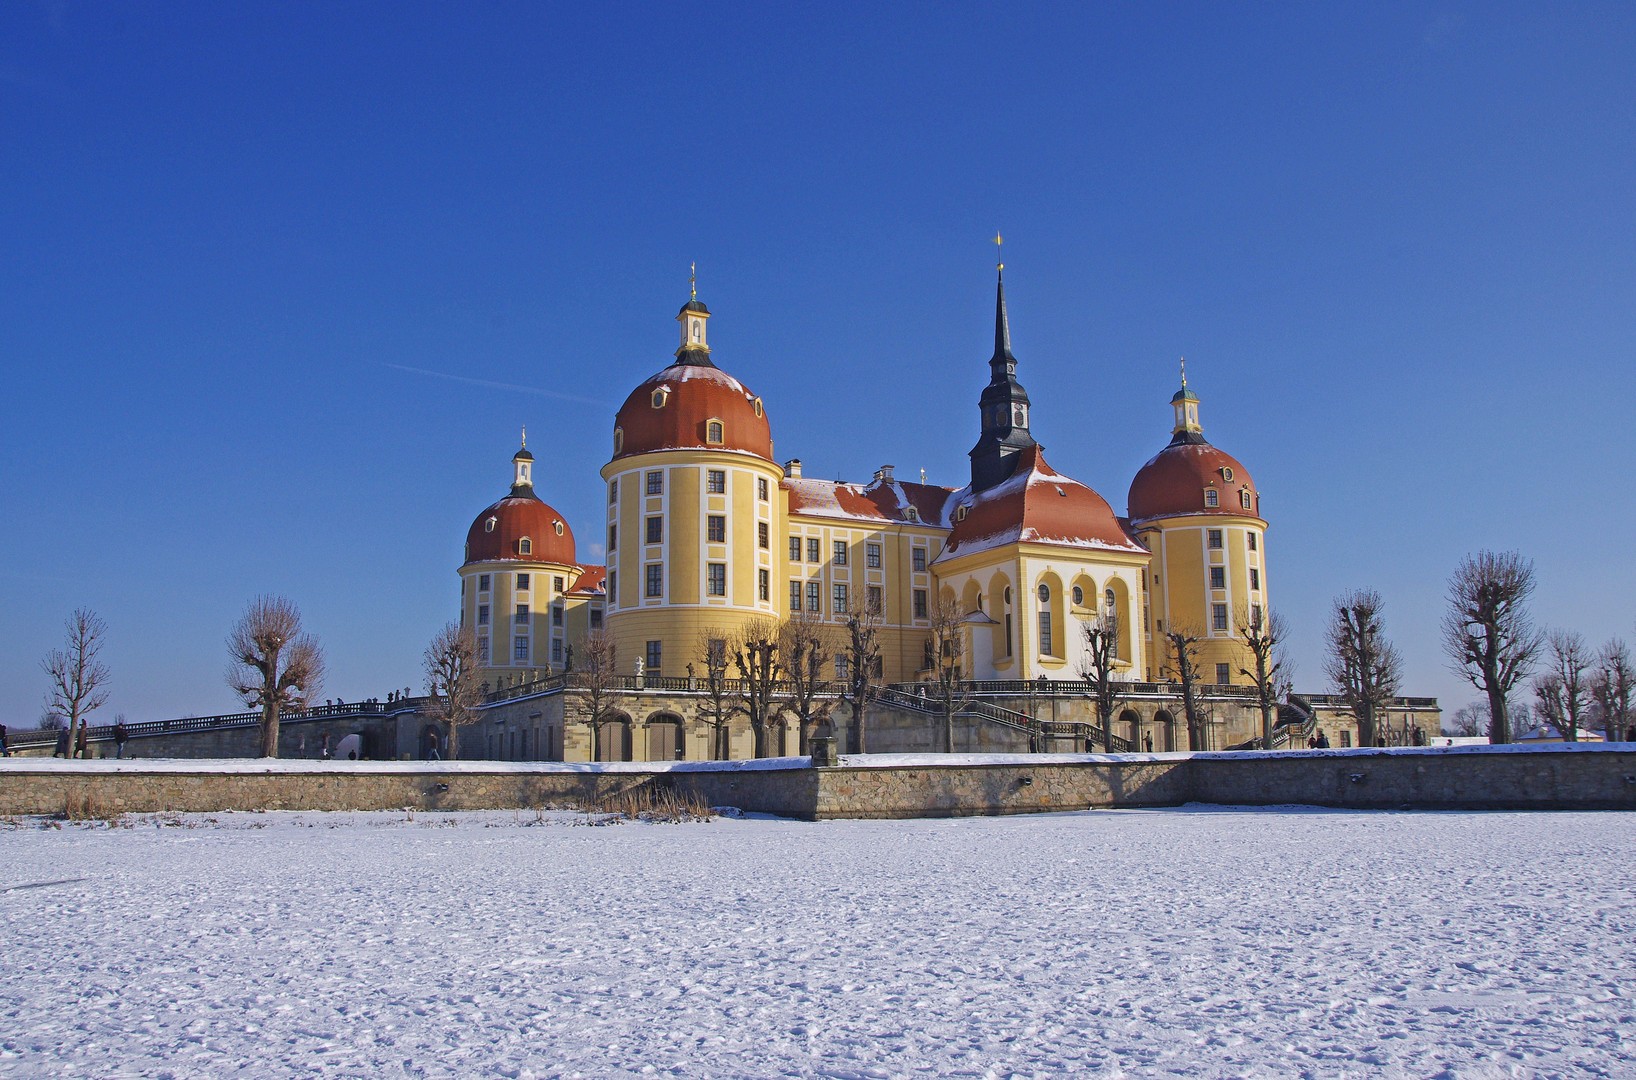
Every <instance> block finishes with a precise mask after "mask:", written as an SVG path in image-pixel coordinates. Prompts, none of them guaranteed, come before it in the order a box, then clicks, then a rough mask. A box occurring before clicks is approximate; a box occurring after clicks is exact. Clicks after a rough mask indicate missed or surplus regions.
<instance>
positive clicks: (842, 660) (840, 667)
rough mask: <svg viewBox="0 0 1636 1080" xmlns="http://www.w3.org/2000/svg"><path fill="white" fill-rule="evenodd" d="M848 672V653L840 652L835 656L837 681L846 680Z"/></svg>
mask: <svg viewBox="0 0 1636 1080" xmlns="http://www.w3.org/2000/svg"><path fill="white" fill-rule="evenodd" d="M846 671H847V667H846V653H844V652H838V653H836V654H835V677H836V678H837V679H844V678H846Z"/></svg>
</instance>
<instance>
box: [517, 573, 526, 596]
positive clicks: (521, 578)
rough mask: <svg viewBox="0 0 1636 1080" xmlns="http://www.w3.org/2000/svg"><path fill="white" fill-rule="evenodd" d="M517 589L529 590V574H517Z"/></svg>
mask: <svg viewBox="0 0 1636 1080" xmlns="http://www.w3.org/2000/svg"><path fill="white" fill-rule="evenodd" d="M517 591H518V592H527V591H528V575H527V574H518V575H517Z"/></svg>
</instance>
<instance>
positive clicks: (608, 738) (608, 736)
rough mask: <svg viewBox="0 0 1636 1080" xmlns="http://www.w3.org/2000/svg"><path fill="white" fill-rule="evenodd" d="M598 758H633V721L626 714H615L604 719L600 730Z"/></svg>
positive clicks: (606, 759) (618, 759) (616, 759)
mask: <svg viewBox="0 0 1636 1080" xmlns="http://www.w3.org/2000/svg"><path fill="white" fill-rule="evenodd" d="M596 759H597V760H598V761H629V760H630V759H631V722H630V718H629V717H626V716H615V717H611V718H609V719H607V720H604V721H602V724H601V727H600V729H599V731H598V738H597V748H596Z"/></svg>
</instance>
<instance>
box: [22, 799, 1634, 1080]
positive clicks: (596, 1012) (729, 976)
mask: <svg viewBox="0 0 1636 1080" xmlns="http://www.w3.org/2000/svg"><path fill="white" fill-rule="evenodd" d="M133 820H135V821H136V825H135V827H133V828H115V829H108V828H103V827H83V826H74V825H68V826H64V827H63V828H61V829H45V828H40V827H38V826H37V825H36V824H33V823H24V824H22V825H13V826H12V827H6V826H5V825H0V911H3V913H4V923H3V925H4V928H5V929H4V936H5V940H4V942H3V945H0V1076H6V1077H11V1076H30V1077H32V1076H58V1075H61V1076H91V1075H94V1076H108V1075H131V1076H135V1075H143V1076H178V1077H191V1076H225V1075H245V1076H257V1077H272V1076H305V1075H313V1074H323V1075H333V1076H475V1075H504V1076H555V1075H572V1074H583V1075H595V1076H604V1075H637V1074H642V1073H648V1074H660V1075H674V1076H774V1075H788V1076H897V1075H904V1074H908V1073H911V1072H922V1073H926V1074H941V1075H967V1076H1035V1075H1039V1076H1047V1075H1050V1076H1056V1075H1135V1076H1244V1075H1251V1076H1269V1075H1276V1076H1301V1075H1305V1076H1321V1077H1332V1076H1393V1077H1397V1076H1401V1077H1430V1076H1448V1077H1491V1076H1539V1075H1613V1076H1617V1075H1624V1076H1629V1075H1632V1074H1633V1073H1636V1004H1633V999H1636V974H1633V973H1636V957H1633V955H1632V953H1633V951H1636V944H1633V942H1636V901H1633V900H1632V893H1631V889H1630V883H1631V881H1633V880H1636V816H1632V815H1628V814H1612V813H1610V814H1537V815H1528V814H1510V813H1488V814H1478V813H1437V814H1393V813H1358V812H1342V811H1324V810H1297V809H1282V810H1277V809H1275V810H1241V809H1222V808H1209V807H1188V808H1184V809H1179V810H1145V811H1101V812H1088V813H1081V814H1062V815H1047V816H1030V817H1015V818H968V819H958V820H944V821H835V822H823V823H816V824H812V823H798V822H791V821H780V820H770V819H744V820H718V821H714V822H710V823H707V824H689V825H628V824H627V825H620V826H616V827H607V828H573V827H568V824H567V823H569V822H572V821H575V820H579V819H576V818H574V817H573V816H572V815H550V816H548V817H547V818H546V820H545V823H543V824H542V825H540V826H538V827H536V826H534V825H532V824H531V823H532V822H533V821H534V820H535V816H534V815H533V814H531V813H529V812H523V813H510V812H484V813H473V814H453V815H445V814H431V815H428V814H416V815H414V816H413V818H412V819H409V818H406V817H405V816H404V815H403V814H392V813H379V814H364V813H357V814H319V813H299V814H289V813H281V814H223V815H212V816H208V817H204V816H193V817H186V818H175V817H159V818H139V819H133Z"/></svg>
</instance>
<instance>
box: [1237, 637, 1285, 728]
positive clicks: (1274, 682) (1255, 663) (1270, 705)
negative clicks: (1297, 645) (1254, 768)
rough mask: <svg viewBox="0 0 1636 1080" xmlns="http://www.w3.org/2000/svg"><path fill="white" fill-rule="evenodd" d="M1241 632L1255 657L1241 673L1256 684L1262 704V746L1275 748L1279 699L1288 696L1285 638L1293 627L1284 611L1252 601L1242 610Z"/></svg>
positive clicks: (1260, 704) (1251, 654)
mask: <svg viewBox="0 0 1636 1080" xmlns="http://www.w3.org/2000/svg"><path fill="white" fill-rule="evenodd" d="M1238 633H1239V636H1240V637H1242V638H1243V639H1244V646H1245V648H1247V649H1249V650H1250V657H1251V664H1250V666H1249V667H1241V668H1239V669H1238V673H1239V674H1240V675H1243V676H1244V677H1245V678H1247V679H1249V680H1250V682H1251V683H1252V684H1253V685H1254V686H1255V700H1256V704H1257V705H1259V706H1260V707H1261V748H1262V749H1263V750H1271V749H1272V726H1273V717H1275V716H1276V715H1277V714H1278V700H1279V698H1281V697H1285V696H1287V691H1286V690H1285V689H1284V686H1285V682H1286V680H1285V667H1286V663H1285V659H1284V639H1285V638H1286V637H1288V636H1289V628H1288V627H1287V626H1286V625H1285V623H1284V617H1283V615H1281V614H1279V613H1278V612H1276V611H1263V610H1262V608H1261V605H1260V604H1251V605H1249V606H1247V607H1245V608H1243V609H1241V610H1240V611H1239V613H1238Z"/></svg>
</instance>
